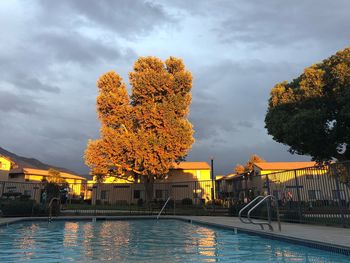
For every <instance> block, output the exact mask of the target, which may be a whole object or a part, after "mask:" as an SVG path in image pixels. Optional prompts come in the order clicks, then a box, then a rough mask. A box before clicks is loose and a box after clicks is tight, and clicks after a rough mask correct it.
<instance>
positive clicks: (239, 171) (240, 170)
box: [234, 163, 245, 174]
mask: <svg viewBox="0 0 350 263" xmlns="http://www.w3.org/2000/svg"><path fill="white" fill-rule="evenodd" d="M234 172H235V173H236V174H244V172H245V168H244V166H243V165H242V164H240V163H238V164H237V165H236V166H235V169H234Z"/></svg>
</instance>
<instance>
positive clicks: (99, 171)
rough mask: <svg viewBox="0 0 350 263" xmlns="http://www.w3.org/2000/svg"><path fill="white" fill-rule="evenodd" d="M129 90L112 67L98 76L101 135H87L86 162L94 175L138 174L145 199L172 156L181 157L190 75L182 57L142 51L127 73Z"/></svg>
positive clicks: (188, 130) (189, 132)
mask: <svg viewBox="0 0 350 263" xmlns="http://www.w3.org/2000/svg"><path fill="white" fill-rule="evenodd" d="M129 78H130V84H131V87H132V95H131V96H130V97H129V95H128V92H127V89H126V85H125V84H124V83H123V82H122V79H121V77H120V76H119V75H118V74H117V73H115V72H108V73H106V74H104V75H102V76H101V77H100V79H99V80H98V82H97V86H98V90H99V95H98V97H97V103H96V104H97V113H98V117H99V120H100V122H101V131H100V134H101V137H100V138H99V139H97V140H90V141H89V142H88V146H87V149H86V151H85V162H86V164H87V165H88V166H89V167H90V168H91V172H92V174H94V175H99V177H100V178H101V177H103V176H107V175H108V176H115V177H118V178H122V179H127V180H133V179H135V178H136V177H141V178H142V181H143V182H144V183H145V187H146V200H147V201H148V202H149V201H150V200H151V199H152V198H153V183H154V180H155V179H162V178H164V177H165V176H166V174H167V173H168V172H169V169H170V168H172V165H173V163H174V162H175V161H180V160H183V159H184V157H185V156H186V155H187V153H188V151H189V150H190V148H191V146H192V144H193V142H194V138H193V129H192V125H191V123H190V122H189V121H188V119H187V117H188V114H189V106H190V103H191V99H192V97H191V93H190V92H191V88H192V75H191V73H190V72H189V71H187V70H186V69H185V66H184V64H183V62H182V60H181V59H177V58H174V57H170V58H169V59H167V60H166V61H165V63H164V62H163V61H161V60H160V59H158V58H155V57H141V58H139V59H138V60H137V61H136V62H135V64H134V71H133V72H130V73H129Z"/></svg>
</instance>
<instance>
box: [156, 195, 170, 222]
mask: <svg viewBox="0 0 350 263" xmlns="http://www.w3.org/2000/svg"><path fill="white" fill-rule="evenodd" d="M170 199H171V197H170V196H169V197H168V199H167V200H166V201H165V204H164V205H163V207H162V209H161V210H160V211H159V213H158V215H157V220H158V219H159V217H160V214H161V213H162V212H163V210H164V208H165V207H166V205H167V204H168V202H169V200H170Z"/></svg>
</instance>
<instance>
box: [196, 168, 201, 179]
mask: <svg viewBox="0 0 350 263" xmlns="http://www.w3.org/2000/svg"><path fill="white" fill-rule="evenodd" d="M196 176H197V179H201V171H199V170H197V171H196Z"/></svg>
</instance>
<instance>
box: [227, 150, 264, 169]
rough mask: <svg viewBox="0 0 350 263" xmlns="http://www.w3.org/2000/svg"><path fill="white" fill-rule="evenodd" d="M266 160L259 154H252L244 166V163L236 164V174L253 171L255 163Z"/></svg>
mask: <svg viewBox="0 0 350 263" xmlns="http://www.w3.org/2000/svg"><path fill="white" fill-rule="evenodd" d="M262 162H266V161H265V160H264V159H263V158H261V157H260V156H259V155H257V154H252V155H251V156H250V157H249V160H248V162H247V163H246V164H245V166H243V165H242V164H240V163H238V164H236V166H235V168H234V171H235V173H236V174H245V173H251V172H252V171H253V169H254V167H253V165H254V163H262Z"/></svg>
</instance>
